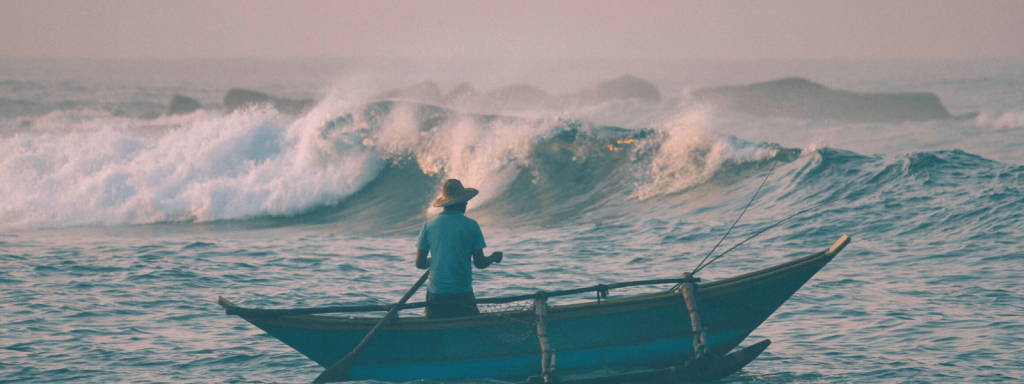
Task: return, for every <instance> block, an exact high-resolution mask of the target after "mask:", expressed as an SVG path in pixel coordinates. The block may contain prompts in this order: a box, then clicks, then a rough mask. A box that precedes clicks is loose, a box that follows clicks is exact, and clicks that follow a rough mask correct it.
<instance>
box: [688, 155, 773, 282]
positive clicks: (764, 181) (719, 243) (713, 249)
mask: <svg viewBox="0 0 1024 384" xmlns="http://www.w3.org/2000/svg"><path fill="white" fill-rule="evenodd" d="M778 163H779V158H778V157H777V156H776V157H775V161H774V162H772V169H770V170H768V174H767V175H765V176H764V180H761V185H760V186H758V187H757V191H754V196H751V197H750V201H748V202H747V206H745V207H743V211H742V212H740V215H739V217H737V218H736V221H734V222H732V226H731V227H729V230H728V231H725V235H723V236H722V238H721V239H720V240H718V244H715V246H714V247H713V248H711V251H709V252H708V254H707V256H704V260H701V261H700V263H699V264H697V267H696V268H694V269H693V272H690V275H694V274H696V273H697V271H699V270H701V269H703V268H704V262H705V261H708V258H709V257H711V254H712V253H715V250H716V249H718V246H719V245H722V242H723V241H725V238H726V237H728V236H729V234H730V233H732V229H733V228H736V224H737V223H739V222H740V218H742V217H743V214H744V213H747V208H750V204H753V203H754V199H756V198H757V194H758V193H761V188H764V183H766V182H768V177H770V176H771V175H772V172H774V171H775V165H776V164H778ZM718 257H722V256H718ZM715 259H718V258H717V257H716V258H715ZM712 261H714V260H712ZM708 264H711V263H710V262H709V263H708Z"/></svg>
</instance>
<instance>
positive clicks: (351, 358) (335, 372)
mask: <svg viewBox="0 0 1024 384" xmlns="http://www.w3.org/2000/svg"><path fill="white" fill-rule="evenodd" d="M427 276H430V270H427V271H426V272H424V273H423V276H420V279H419V280H417V281H416V284H413V286H412V288H409V292H406V293H405V296H402V299H401V300H399V301H398V303H397V304H395V305H393V306H391V309H389V310H388V313H387V314H385V315H384V318H383V319H380V322H378V323H377V325H375V326H373V329H371V330H370V333H368V334H366V337H364V338H363V341H362V342H360V343H359V345H357V346H356V348H355V349H353V350H352V352H349V353H348V355H345V358H343V359H341V360H338V362H337V363H334V365H331V367H330V368H327V370H326V371H324V372H323V373H321V374H320V376H317V377H316V379H315V380H313V382H314V383H336V382H341V381H347V380H348V372H349V370H351V369H352V364H353V363H354V362H355V360H356V356H359V353H360V352H362V351H363V349H366V346H367V345H370V341H372V340H373V338H374V336H376V335H377V331H380V329H381V328H383V327H384V324H386V323H387V322H388V321H391V318H392V317H394V316H395V314H396V313H398V311H399V310H401V309H402V305H404V304H405V302H406V301H409V298H410V297H412V295H413V294H414V293H416V290H418V289H420V286H421V285H423V283H424V282H425V281H427Z"/></svg>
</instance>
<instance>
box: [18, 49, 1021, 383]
mask: <svg viewBox="0 0 1024 384" xmlns="http://www.w3.org/2000/svg"><path fill="white" fill-rule="evenodd" d="M515 64H521V63H513V64H508V63H505V64H500V63H499V64H495V63H482V62H481V63H469V64H457V65H453V64H452V63H409V62H397V63H376V62H362V61H348V62H300V61H281V62H233V61H206V62H185V61H163V62H158V61H152V62H148V61H143V62H103V61H79V62H62V61H32V60H8V59H4V60H0V196H2V198H0V382H18V383H21V382H60V381H72V382H102V383H107V382H161V383H179V382H182V383H192V382H246V383H250V382H251V383H294V382H310V381H312V379H313V378H315V377H316V376H317V375H318V374H319V373H320V372H321V368H320V367H319V366H317V365H316V364H314V363H313V362H312V361H309V360H308V359H306V358H305V357H303V356H301V355H300V354H298V353H297V352H295V351H293V350H291V349H290V348H289V347H287V346H285V345H284V344H282V343H280V342H278V341H277V340H276V339H273V338H271V337H269V336H267V335H265V334H264V333H263V332H261V331H259V330H258V329H256V328H255V327H253V326H251V325H249V324H248V323H246V322H245V321H243V320H241V319H239V318H237V317H231V316H225V315H224V313H223V310H222V309H221V308H220V307H218V306H217V305H216V304H215V303H214V298H215V297H216V296H218V295H220V296H224V297H226V298H229V299H230V300H232V301H234V302H235V303H236V304H238V305H242V306H246V307H274V308H287V307H309V306H324V305H339V304H384V303H392V302H394V301H396V300H397V299H398V298H399V297H400V296H401V295H402V293H404V292H405V291H406V290H407V289H408V288H409V286H410V285H411V284H412V283H413V282H414V281H415V280H416V278H417V276H419V273H420V271H418V270H416V269H415V267H414V265H413V255H414V247H415V245H414V244H415V236H416V233H417V231H418V228H419V226H420V225H421V224H422V222H423V221H424V220H427V219H428V218H430V217H432V215H434V214H436V210H432V209H430V208H429V203H430V201H431V200H432V199H433V198H435V197H436V196H437V195H438V193H439V189H440V184H441V181H442V180H443V179H445V178H448V177H455V178H459V179H461V180H462V181H463V183H464V184H466V185H467V186H472V187H476V188H479V189H480V190H481V194H480V195H479V197H477V198H476V199H474V200H473V201H472V202H471V204H470V208H469V211H468V213H467V214H468V216H470V217H472V218H474V219H476V220H478V221H479V222H480V224H481V226H482V228H483V231H484V234H485V236H486V238H487V243H488V244H489V247H488V249H487V250H486V251H488V252H491V251H499V250H500V251H503V252H504V253H505V261H504V262H503V263H502V264H500V265H495V266H493V267H491V268H488V269H487V270H483V271H475V273H474V275H475V287H476V291H477V296H478V297H491V296H503V295H512V294H522V293H530V292H534V291H536V290H538V289H546V290H556V289H567V288H574V287H579V286H589V285H594V284H597V283H612V282H621V281H629V280H641V279H653V278H672V277H677V276H678V275H679V274H680V273H682V272H686V271H690V270H692V269H693V268H694V267H695V266H696V265H697V263H698V262H699V261H700V260H701V259H702V258H704V256H705V255H707V254H708V252H709V251H710V250H711V249H712V247H714V245H715V244H716V243H718V241H719V240H720V239H721V238H722V236H723V235H724V234H725V233H726V231H727V230H728V229H729V228H730V226H731V225H732V224H733V222H734V221H735V220H736V219H737V217H738V216H739V215H740V212H741V211H742V210H743V208H744V207H745V206H746V205H747V204H748V203H751V200H752V199H753V200H752V203H751V204H750V207H749V209H748V210H747V211H746V213H745V214H744V215H743V216H742V219H741V220H740V221H739V223H738V224H737V225H736V227H735V229H733V231H732V233H731V234H730V236H729V237H728V238H726V239H725V241H724V242H723V247H722V248H719V250H718V252H721V251H722V250H723V249H724V248H727V247H730V246H732V245H734V244H737V243H739V242H740V241H742V240H743V239H745V238H747V237H748V236H750V235H752V234H754V233H756V232H757V231H759V230H761V229H763V228H765V227H767V226H769V225H772V224H774V223H776V222H777V221H779V220H781V219H784V218H786V217H788V216H790V215H792V214H794V213H797V212H799V211H802V210H806V209H810V208H812V207H815V206H816V205H819V204H822V203H825V202H830V201H831V202H830V203H828V204H826V205H823V206H821V207H819V208H816V209H813V210H810V211H808V212H807V213H804V214H802V215H800V216H797V217H795V218H793V219H791V220H789V221H787V222H785V223H783V224H781V225H779V226H777V227H775V228H772V229H770V230H768V231H766V232H764V233H763V234H761V235H760V236H757V237H755V238H753V239H751V240H750V241H748V242H746V243H745V244H744V245H743V246H741V247H739V248H737V249H736V250H734V251H732V252H730V253H729V254H727V255H726V256H724V257H723V258H721V259H719V260H718V261H716V262H715V263H713V264H711V265H710V266H709V267H707V268H706V269H704V270H702V271H701V272H700V274H699V277H701V278H703V279H705V280H715V279H719V278H725V277H730V276H733V275H736V274H740V273H745V272H750V271H754V270H758V269H761V268H765V267H769V266H772V265H775V264H778V263H781V262H784V261H786V260H790V259H793V258H796V257H799V256H802V255H806V254H808V253H811V252H815V251H818V250H821V249H824V248H826V247H828V246H829V245H831V244H832V243H833V242H834V241H835V240H836V239H838V238H839V237H840V236H841V235H842V234H849V235H850V236H851V237H852V238H853V242H852V243H851V244H850V245H849V246H848V247H847V248H846V249H845V250H844V251H843V252H842V253H841V254H840V255H839V256H838V257H837V258H836V259H835V260H834V261H832V262H831V263H830V264H829V265H828V266H826V267H825V268H824V269H823V270H822V271H821V272H819V273H818V274H817V275H816V276H815V277H814V278H813V279H812V280H811V281H809V282H808V283H807V285H805V286H804V287H803V288H802V289H801V290H800V291H799V292H797V293H796V294H795V295H794V296H793V297H792V298H791V299H790V300H789V301H788V302H787V303H786V304H785V305H784V306H783V307H781V308H780V309H779V310H778V311H777V312H776V313H775V314H774V315H773V316H772V317H770V318H769V319H768V320H767V321H766V322H765V323H764V324H763V325H762V326H761V327H760V328H758V330H757V331H755V333H754V334H753V335H751V336H750V337H749V338H748V339H747V341H746V342H745V343H744V345H748V344H751V343H753V342H756V341H759V340H761V339H764V338H768V339H771V340H772V342H773V343H772V345H771V347H769V349H768V350H767V351H766V352H765V353H764V354H763V355H762V356H761V357H760V358H758V359H757V360H755V361H754V362H753V363H751V364H750V365H749V366H747V367H746V368H745V369H743V370H742V371H741V372H740V373H738V374H736V375H733V376H731V377H729V378H727V379H725V380H724V381H725V382H737V383H790V382H795V383H803V382H815V383H848V382H865V383H868V382H871V383H874V382H882V383H888V382H899V383H903V382H958V383H960V382H972V383H973V382H1020V381H1021V380H1024V363H1022V362H1021V356H1022V355H1021V351H1022V350H1024V288H1022V285H1021V284H1020V277H1021V276H1022V274H1024V62H1021V61H988V62H751V63H712V64H702V63H660V64H657V65H656V64H652V63H640V64H637V65H636V66H635V67H632V66H630V63H624V62H621V63H604V64H600V65H598V64H593V63H577V62H561V63H533V64H529V65H527V64H522V66H517V65H515ZM588 64H592V65H588ZM620 75H633V76H636V77H638V78H642V79H644V80H647V81H650V82H651V83H652V84H654V85H655V86H656V87H657V89H658V90H659V92H660V94H661V97H660V99H658V100H638V99H635V98H623V97H615V95H611V96H609V95H604V96H605V97H603V98H601V97H598V98H597V99H595V98H589V99H588V98H582V97H576V98H573V97H571V95H582V94H584V93H576V92H578V91H581V90H584V91H585V90H588V89H594V88H593V87H594V85H595V84H598V83H600V82H602V81H606V80H609V79H612V78H616V77H618V76H620ZM786 76H800V77H804V78H807V79H810V80H812V81H815V82H819V83H822V84H824V85H826V86H829V87H833V88H837V89H845V90H852V91H858V92H934V93H935V94H936V95H938V97H939V98H940V99H941V100H942V102H943V104H944V105H945V106H946V108H947V109H948V110H949V111H950V112H951V113H953V114H966V113H972V112H977V113H978V115H977V116H975V117H972V118H966V119H944V120H932V121H924V122H902V123H861V122H843V121H830V120H828V119H820V120H801V119H791V118H785V117H756V116H749V115H742V114H739V113H735V112H731V111H728V110H723V109H716V108H713V107H710V106H708V105H703V104H701V103H698V102H695V101H694V100H693V99H692V98H691V97H690V96H689V95H690V92H691V91H692V90H694V89H698V88H702V87H708V86H718V85H742V84H748V83H752V82H760V81H768V80H773V79H777V78H781V77H786ZM428 80H429V81H434V83H435V84H436V85H437V87H438V88H439V89H440V90H441V91H442V92H443V93H447V92H449V91H451V90H453V89H455V88H456V86H457V85H458V84H460V83H462V82H466V83H468V84H470V85H471V86H472V87H474V88H475V89H478V90H480V92H476V93H469V94H468V95H469V96H465V97H463V98H462V99H458V100H455V99H444V100H440V99H437V98H436V97H435V99H434V100H425V97H424V96H422V95H423V94H422V93H421V94H418V95H420V96H416V97H414V96H415V95H413V93H411V92H407V93H405V94H403V95H401V96H399V97H391V98H390V99H389V101H380V100H381V99H382V98H381V97H377V96H379V95H381V94H382V93H383V92H385V91H388V90H390V89H394V88H405V87H410V86H413V85H415V84H417V83H420V82H423V81H428ZM519 83H523V84H529V85H531V86H532V87H535V88H536V89H540V90H543V91H545V92H547V93H548V94H549V95H553V96H551V97H550V98H548V99H546V100H547V101H545V102H538V101H537V100H536V97H534V98H533V99H530V98H526V99H524V98H522V96H521V95H522V94H532V95H538V93H537V92H533V93H529V92H526V91H523V90H524V89H526V88H524V87H520V88H517V89H519V93H515V92H506V93H500V92H487V91H488V90H493V89H496V88H499V87H502V86H506V85H510V84H519ZM231 87H243V88H251V89H256V90H259V91H262V92H266V93H269V94H271V95H272V96H275V97H281V98H291V99H303V98H311V99H314V100H316V102H315V103H314V104H313V105H312V106H311V107H310V108H309V109H308V110H307V111H305V112H303V113H300V114H297V115H288V114H284V113H281V112H278V111H276V110H274V109H273V108H268V107H254V108H248V109H242V110H237V111H234V112H228V111H227V110H226V109H225V107H224V105H223V102H222V97H223V95H224V94H225V93H226V91H227V90H228V89H229V88H231ZM428 88H429V87H428ZM531 92H532V91H531ZM428 93H429V92H428ZM174 94H181V95H185V96H189V97H192V98H195V99H196V100H198V101H199V102H200V103H201V104H202V105H203V106H204V107H205V108H204V109H202V110H199V111H197V112H194V113H190V114H186V115H176V116H164V115H161V113H162V112H163V111H164V110H165V109H166V108H167V103H168V102H169V101H170V99H171V96H172V95H174ZM517 95H518V96H517ZM558 95H562V96H561V97H559V96H558ZM566 95H569V96H566ZM428 96H429V95H428ZM427 99H429V98H427ZM439 100H440V101H439ZM453 100H455V101H453ZM762 182H763V183H764V187H763V189H762V190H761V191H760V193H759V194H758V195H757V196H756V198H754V193H755V191H757V190H758V187H759V186H760V185H761V184H762ZM716 254H717V253H716ZM654 289H658V288H651V287H635V288H630V289H623V290H621V291H612V292H611V294H612V296H613V297H614V296H622V295H630V294H636V293H639V292H650V291H652V290H654ZM422 295H423V293H422V292H421V293H419V294H418V295H417V296H415V297H414V299H413V300H414V301H420V300H422ZM589 299H590V298H589V297H579V298H568V299H563V302H568V301H572V300H589ZM403 316H417V314H416V313H413V311H406V312H405V313H403ZM488 382H494V381H488Z"/></svg>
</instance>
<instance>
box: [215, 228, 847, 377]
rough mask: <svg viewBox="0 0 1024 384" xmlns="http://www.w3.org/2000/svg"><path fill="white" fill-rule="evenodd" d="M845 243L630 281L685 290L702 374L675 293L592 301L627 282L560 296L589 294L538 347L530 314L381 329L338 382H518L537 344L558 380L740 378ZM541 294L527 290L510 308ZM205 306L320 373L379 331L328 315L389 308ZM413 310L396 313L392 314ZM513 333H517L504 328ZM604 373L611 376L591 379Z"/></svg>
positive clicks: (534, 315)
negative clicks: (737, 266) (780, 258)
mask: <svg viewBox="0 0 1024 384" xmlns="http://www.w3.org/2000/svg"><path fill="white" fill-rule="evenodd" d="M849 242H850V238H849V237H848V236H846V235H843V236H842V238H840V239H839V240H838V241H836V243H835V244H833V245H832V246H831V247H830V248H828V249H826V250H822V251H820V252H817V253H814V254H811V255H808V256H806V257H802V258H799V259H796V260H792V261H790V262H786V263H783V264H779V265H776V266H773V267H770V268H766V269H762V270H760V271H756V272H752V273H747V274H744V275H740V276H736V277H732V278H727V279H722V280H717V281H712V282H706V283H694V282H697V281H699V279H694V278H688V279H664V280H656V281H647V282H640V283H652V282H653V283H669V282H683V283H686V282H689V283H690V284H692V285H691V287H693V290H692V293H690V295H692V296H691V297H692V298H693V299H695V302H696V311H697V312H699V315H700V318H701V319H702V321H701V322H700V323H701V324H702V326H703V330H704V332H706V334H705V336H706V345H707V347H708V348H709V349H710V353H711V355H713V356H716V358H715V361H716V363H715V364H714V365H713V366H711V367H698V366H696V365H693V366H691V365H689V364H687V362H688V361H691V360H692V359H693V358H694V355H695V353H694V344H693V343H691V341H692V340H693V338H694V336H695V332H694V329H693V328H694V327H692V324H691V317H690V316H691V313H690V311H689V310H688V308H687V305H686V303H685V301H686V300H685V299H684V292H683V291H682V290H680V289H676V288H673V289H670V290H668V291H661V292H655V293H648V294H641V295H636V296H631V297H624V298H614V299H605V300H601V292H607V289H611V288H616V287H618V286H625V285H638V284H635V283H634V284H627V283H623V284H610V285H598V286H596V287H593V289H579V290H572V291H567V292H569V293H578V292H584V291H597V292H599V293H598V295H597V297H598V299H597V301H594V302H586V303H577V304H568V305H553V306H550V307H546V313H545V314H544V315H546V316H544V318H543V324H544V325H545V329H546V340H541V341H540V342H539V341H538V336H539V335H538V330H539V329H540V327H537V326H536V324H538V321H537V320H538V317H539V316H538V314H539V313H540V311H535V308H532V307H531V308H524V309H518V310H506V311H502V312H496V313H485V314H483V315H480V316H471V317H463V318H449V319H427V318H424V317H401V318H399V319H395V320H393V321H391V322H388V323H386V324H385V325H383V326H382V327H381V330H380V332H379V333H378V334H377V335H376V337H375V339H373V341H372V342H371V343H369V344H367V345H366V347H365V349H363V350H361V353H359V354H358V356H355V358H354V360H353V363H352V365H351V367H350V369H349V370H348V372H347V380H377V381H414V380H457V379H483V378H489V379H497V380H509V381H524V380H526V379H527V378H530V377H534V378H536V377H538V375H541V374H542V373H547V372H542V364H541V358H542V347H541V344H542V343H543V342H544V341H547V343H548V344H550V345H549V349H550V350H553V355H554V357H555V358H554V359H553V360H554V361H552V363H554V364H553V365H554V366H555V367H557V372H558V374H559V375H560V376H561V377H563V378H565V379H566V380H563V381H562V382H563V383H566V382H573V383H614V382H628V381H633V382H635V381H660V380H662V379H664V380H673V381H684V382H685V381H707V380H715V379H719V378H722V377H725V376H728V375H730V374H732V373H734V372H736V371H738V370H739V369H741V368H742V367H743V366H744V365H746V364H747V363H748V362H750V361H751V360H753V359H754V358H755V357H757V355H758V354H760V353H761V351H763V350H764V349H765V348H766V347H767V346H768V344H769V343H770V342H769V341H768V340H764V341H762V342H760V343H756V344H753V345H751V346H748V347H746V348H744V349H739V350H737V351H734V352H732V353H729V352H730V351H733V349H735V348H737V347H738V346H739V345H740V343H741V342H743V340H744V339H745V338H746V337H747V336H748V335H750V333H751V332H753V331H754V329H756V328H757V327H758V326H759V325H761V323H762V322H764V321H765V320H766V319H767V318H768V317H769V316H771V314H772V313H773V312H775V310H777V309H778V308H779V307H780V306H782V304H783V303H785V302H786V300H788V299H789V297H790V296H792V295H793V294H794V293H795V292H796V291H797V290H798V289H800V287H801V286H803V285H804V283H806V282H807V281H808V280H810V279H811V277H813V276H814V274H815V273H817V272H818V271H819V270H820V269H821V268H822V267H824V266H825V265H826V264H828V262H829V261H831V260H832V259H833V258H834V257H835V256H836V255H837V254H838V253H839V252H840V251H841V250H842V249H843V247H845V246H846V244H848V243H849ZM677 287H678V286H677ZM563 293H564V292H563ZM553 295H554V293H552V294H544V293H542V292H539V293H538V294H535V295H528V297H527V296H524V297H516V298H512V299H517V298H518V299H520V300H522V299H524V298H529V297H534V298H540V297H549V296H553ZM487 302H490V303H499V302H510V300H501V299H500V298H499V299H479V300H478V303H487ZM545 302H546V301H545ZM217 303H218V304H220V305H221V306H222V307H224V308H225V311H226V313H227V314H229V315H237V316H239V317H241V318H243V319H245V320H246V321H248V322H250V323H252V324H253V325H255V326H256V327H259V328H260V329H262V330H263V331H265V332H267V333H268V334H270V335H271V336H274V337H275V338H277V339H278V340H281V341H282V342H284V343H285V344H287V345H288V346H290V347H292V348H294V349H295V350H297V351H298V352H299V353H302V354H303V355H305V356H306V357H308V358H310V359H311V360H313V361H314V362H316V363H317V364H319V365H320V366H323V367H324V368H329V367H331V366H332V365H334V364H335V363H336V362H338V361H339V360H341V359H342V358H343V357H345V356H346V355H347V354H349V352H351V351H352V350H353V348H355V347H356V346H357V345H358V344H360V342H361V341H362V340H363V338H364V336H367V333H368V332H369V331H370V330H371V329H372V328H374V326H376V325H377V324H378V323H381V318H380V317H377V318H373V317H353V316H339V315H337V314H338V313H343V312H348V313H352V312H359V311H387V310H389V309H390V306H372V305H371V306H349V307H322V308H300V309H256V308H242V307H239V306H236V305H233V304H232V303H231V302H229V301H228V300H226V299H223V298H221V297H218V298H217ZM691 304H692V302H691ZM424 305H425V304H424V303H413V304H407V305H404V306H401V309H411V308H422V307H423V306H424ZM328 313H333V315H327V314H328ZM524 325H525V327H524ZM510 326H512V328H510ZM515 326H519V329H518V330H516V329H514V328H515ZM510 329H512V330H510ZM543 333H544V332H543V330H541V334H543ZM698 333H699V332H698ZM510 336H511V337H510ZM552 368H553V367H552ZM609 372H611V373H617V374H615V375H612V376H603V377H594V376H595V375H601V374H606V375H607V374H608V373H609ZM623 372H625V373H623Z"/></svg>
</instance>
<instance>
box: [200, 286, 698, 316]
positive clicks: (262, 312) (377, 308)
mask: <svg viewBox="0 0 1024 384" xmlns="http://www.w3.org/2000/svg"><path fill="white" fill-rule="evenodd" d="M698 282H700V279H699V278H685V279H654V280H638V281H628V282H624V283H615V284H598V285H595V286H592V287H585V288H576V289H567V290H562V291H552V292H543V293H541V292H538V293H532V294H528V295H519V296H508V297H495V298H483V299H477V300H476V304H507V303H512V302H516V301H524V300H536V299H538V298H540V297H559V296H569V295H576V294H580V293H586V292H598V295H599V296H600V297H608V293H607V292H608V290H610V289H615V288H625V287H635V286H640V285H656V284H670V283H671V284H682V283H698ZM217 303H218V304H220V305H221V306H222V307H224V309H225V313H227V314H228V315H238V316H248V317H277V316H300V315H317V314H325V313H342V312H345V313H352V312H382V311H388V310H390V309H391V307H392V305H388V304H384V305H349V306H332V307H317V308H295V309H263V308H242V307H238V306H235V305H234V304H232V303H231V302H229V301H227V300H225V299H223V298H220V297H218V300H217ZM426 306H427V303H424V302H420V303H411V304H404V305H402V309H415V308H423V307H426Z"/></svg>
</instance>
